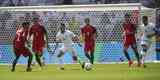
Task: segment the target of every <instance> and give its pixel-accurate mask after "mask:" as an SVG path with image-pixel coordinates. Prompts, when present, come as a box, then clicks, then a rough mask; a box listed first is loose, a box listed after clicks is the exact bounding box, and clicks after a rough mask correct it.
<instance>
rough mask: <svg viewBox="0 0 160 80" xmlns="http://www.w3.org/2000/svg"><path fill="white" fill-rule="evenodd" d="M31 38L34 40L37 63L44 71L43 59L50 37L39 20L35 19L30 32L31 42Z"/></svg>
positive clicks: (33, 45) (33, 49)
mask: <svg viewBox="0 0 160 80" xmlns="http://www.w3.org/2000/svg"><path fill="white" fill-rule="evenodd" d="M31 37H32V38H33V40H32V51H33V52H34V53H35V58H36V61H37V63H38V64H39V66H40V67H41V69H42V68H43V64H42V62H41V57H42V55H43V49H44V47H47V49H48V35H47V31H46V29H45V28H44V26H42V25H40V24H39V18H33V25H32V26H31V28H30V31H29V40H31Z"/></svg>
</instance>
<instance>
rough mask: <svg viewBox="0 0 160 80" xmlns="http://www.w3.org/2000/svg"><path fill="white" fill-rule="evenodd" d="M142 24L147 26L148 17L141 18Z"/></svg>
mask: <svg viewBox="0 0 160 80" xmlns="http://www.w3.org/2000/svg"><path fill="white" fill-rule="evenodd" d="M142 22H143V24H144V25H147V24H148V17H147V16H143V17H142Z"/></svg>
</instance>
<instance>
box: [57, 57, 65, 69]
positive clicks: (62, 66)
mask: <svg viewBox="0 0 160 80" xmlns="http://www.w3.org/2000/svg"><path fill="white" fill-rule="evenodd" d="M58 59H59V66H60V68H64V62H63V57H59V58H58Z"/></svg>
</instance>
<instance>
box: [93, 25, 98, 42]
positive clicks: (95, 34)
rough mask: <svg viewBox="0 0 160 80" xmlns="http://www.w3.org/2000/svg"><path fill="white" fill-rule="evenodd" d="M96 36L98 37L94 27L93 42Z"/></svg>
mask: <svg viewBox="0 0 160 80" xmlns="http://www.w3.org/2000/svg"><path fill="white" fill-rule="evenodd" d="M97 36H98V35H97V29H96V28H95V27H94V33H93V37H94V40H96V38H97Z"/></svg>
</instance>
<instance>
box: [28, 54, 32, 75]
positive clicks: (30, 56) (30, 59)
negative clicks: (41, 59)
mask: <svg viewBox="0 0 160 80" xmlns="http://www.w3.org/2000/svg"><path fill="white" fill-rule="evenodd" d="M32 59H33V55H32V54H31V55H29V58H28V64H27V72H30V71H31V70H32V69H31V63H32Z"/></svg>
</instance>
